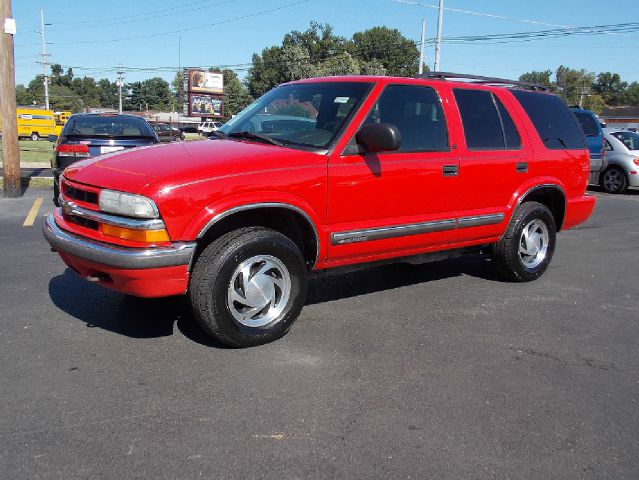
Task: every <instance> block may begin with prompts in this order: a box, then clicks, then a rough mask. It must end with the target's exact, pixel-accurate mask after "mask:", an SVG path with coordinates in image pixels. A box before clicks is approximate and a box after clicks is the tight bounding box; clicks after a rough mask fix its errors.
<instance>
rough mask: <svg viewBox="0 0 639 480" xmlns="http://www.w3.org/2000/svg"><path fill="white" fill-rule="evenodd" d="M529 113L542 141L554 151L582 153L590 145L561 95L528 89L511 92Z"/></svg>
mask: <svg viewBox="0 0 639 480" xmlns="http://www.w3.org/2000/svg"><path fill="white" fill-rule="evenodd" d="M510 92H511V93H512V94H513V96H514V97H515V98H516V99H517V101H518V102H519V103H520V104H521V106H522V107H523V109H524V110H525V111H526V113H527V114H528V117H529V118H530V121H531V122H532V124H533V125H534V127H535V130H537V133H538V134H539V138H540V139H541V141H542V142H543V144H544V145H545V146H546V148H549V149H551V150H582V149H585V148H586V142H585V137H584V134H583V132H582V131H581V128H580V127H579V125H578V124H577V122H576V121H575V117H574V116H573V115H572V113H571V112H570V110H569V109H568V107H567V106H566V104H565V103H564V102H563V101H562V100H561V99H560V98H559V97H557V96H555V95H551V94H548V93H538V92H530V91H527V90H511V91H510Z"/></svg>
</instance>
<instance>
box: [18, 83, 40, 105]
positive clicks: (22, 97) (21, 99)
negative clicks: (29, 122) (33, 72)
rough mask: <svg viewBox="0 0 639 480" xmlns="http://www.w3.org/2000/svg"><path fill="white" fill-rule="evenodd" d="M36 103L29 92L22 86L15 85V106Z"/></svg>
mask: <svg viewBox="0 0 639 480" xmlns="http://www.w3.org/2000/svg"><path fill="white" fill-rule="evenodd" d="M34 101H36V100H35V98H34V97H33V95H32V94H31V92H30V91H29V90H28V89H27V87H25V86H24V85H22V84H20V85H16V105H18V106H25V107H26V106H29V105H32V104H33V102H34Z"/></svg>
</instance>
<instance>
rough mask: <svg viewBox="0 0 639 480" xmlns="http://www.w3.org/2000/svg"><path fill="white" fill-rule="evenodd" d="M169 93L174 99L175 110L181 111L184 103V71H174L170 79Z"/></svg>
mask: <svg viewBox="0 0 639 480" xmlns="http://www.w3.org/2000/svg"><path fill="white" fill-rule="evenodd" d="M171 94H172V95H173V98H174V100H175V110H176V111H178V112H181V111H182V106H183V105H184V72H183V71H179V72H176V73H175V77H173V80H172V81H171Z"/></svg>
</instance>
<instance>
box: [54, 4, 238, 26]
mask: <svg viewBox="0 0 639 480" xmlns="http://www.w3.org/2000/svg"><path fill="white" fill-rule="evenodd" d="M237 1H238V0H224V1H221V2H217V3H214V4H212V5H206V6H204V7H199V8H192V9H190V10H188V11H185V10H184V9H183V7H180V8H181V9H182V11H180V12H171V13H166V11H164V12H165V13H162V14H158V15H150V16H145V17H143V18H137V19H132V20H124V21H122V20H121V19H115V20H118V21H114V22H112V23H100V24H95V25H81V26H79V27H78V26H74V27H73V29H74V30H80V29H87V28H91V29H94V28H102V27H110V26H113V25H122V24H125V23H136V22H145V21H148V20H155V19H157V18H165V17H174V16H176V15H182V14H192V13H193V12H194V11H197V10H204V9H207V8H213V7H219V6H222V5H226V4H227V3H233V2H237ZM196 3H201V2H196ZM170 10H173V9H170ZM123 18H126V17H123ZM93 21H95V20H93ZM100 21H103V20H100ZM109 21H110V20H107V22H109ZM52 25H61V24H58V23H53V24H52ZM62 30H68V27H66V28H50V29H49V31H62Z"/></svg>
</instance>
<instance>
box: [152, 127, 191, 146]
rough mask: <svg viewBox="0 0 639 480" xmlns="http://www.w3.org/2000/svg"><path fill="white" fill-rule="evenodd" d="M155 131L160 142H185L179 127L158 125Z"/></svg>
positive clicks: (154, 128)
mask: <svg viewBox="0 0 639 480" xmlns="http://www.w3.org/2000/svg"><path fill="white" fill-rule="evenodd" d="M153 130H155V133H156V134H157V136H158V138H159V139H160V142H180V141H182V140H184V133H183V132H182V131H181V130H180V129H179V128H177V127H173V126H171V125H169V124H168V123H156V124H154V125H153Z"/></svg>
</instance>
